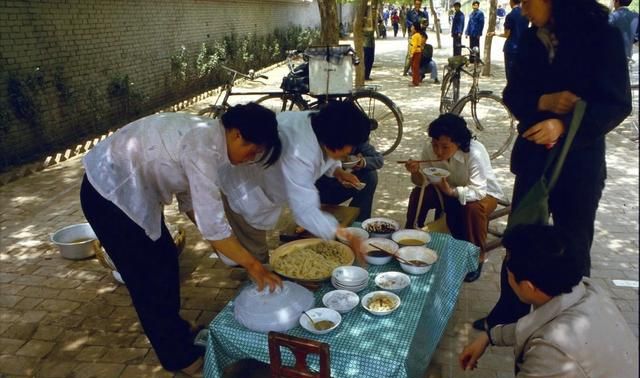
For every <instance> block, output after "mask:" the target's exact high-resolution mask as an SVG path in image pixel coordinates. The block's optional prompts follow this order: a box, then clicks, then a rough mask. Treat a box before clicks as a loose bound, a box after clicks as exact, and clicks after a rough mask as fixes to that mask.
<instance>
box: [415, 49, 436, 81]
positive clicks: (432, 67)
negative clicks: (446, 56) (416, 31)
mask: <svg viewBox="0 0 640 378" xmlns="http://www.w3.org/2000/svg"><path fill="white" fill-rule="evenodd" d="M427 73H431V76H430V77H431V80H433V83H434V84H439V83H440V81H439V80H438V65H437V64H436V62H435V61H434V60H433V46H432V45H430V44H428V43H426V44H425V45H424V48H423V49H422V59H421V60H420V78H421V80H424V77H425V76H426V74H427Z"/></svg>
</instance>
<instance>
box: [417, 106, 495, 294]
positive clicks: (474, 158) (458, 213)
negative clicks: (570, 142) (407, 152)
mask: <svg viewBox="0 0 640 378" xmlns="http://www.w3.org/2000/svg"><path fill="white" fill-rule="evenodd" d="M428 133H429V137H430V138H431V141H430V144H425V145H424V148H423V150H422V157H421V160H433V162H429V163H419V162H418V161H414V160H409V161H408V162H407V163H406V164H405V168H406V169H407V171H409V172H410V173H411V181H412V182H413V183H414V184H416V187H415V188H413V190H412V191H411V195H410V196H409V208H408V209H407V221H406V225H405V227H406V228H414V227H423V226H424V221H425V218H426V216H427V212H428V211H429V210H430V209H435V210H436V216H438V215H439V214H440V212H441V211H443V210H444V212H445V213H446V214H447V226H448V227H449V230H451V234H452V236H453V237H454V238H456V239H461V240H466V241H468V242H471V243H473V244H475V245H477V246H478V247H480V264H479V266H478V269H477V270H476V271H475V272H471V273H469V274H468V275H467V277H465V281H467V282H472V281H475V280H476V279H478V277H480V273H481V272H482V265H483V262H484V259H485V253H486V251H485V250H484V247H485V242H486V240H487V231H488V225H489V214H491V213H492V212H493V211H494V210H495V209H496V206H497V199H498V198H502V196H503V193H502V189H501V188H500V185H498V182H497V181H496V175H495V174H494V172H493V168H492V167H491V161H490V160H489V154H488V153H487V150H486V149H485V147H484V146H483V145H482V143H480V142H478V141H477V140H475V139H474V138H473V137H472V135H471V131H469V129H468V128H467V123H466V122H465V121H464V119H463V118H462V117H459V116H457V115H454V114H443V115H441V116H440V117H438V118H437V119H436V120H434V121H433V122H431V124H430V125H429V130H428ZM425 167H436V168H442V169H445V170H447V171H449V173H450V175H449V177H443V178H442V180H441V181H440V182H438V183H432V182H429V179H428V178H427V177H426V176H425V175H424V173H423V172H422V171H421V169H422V168H425ZM424 185H427V187H426V189H425V190H424V197H423V199H422V205H421V206H420V208H419V209H418V203H419V202H420V193H421V192H422V186H424ZM436 189H437V190H438V191H439V192H440V193H441V194H442V197H443V203H444V209H441V208H440V200H439V198H438V194H437V192H436Z"/></svg>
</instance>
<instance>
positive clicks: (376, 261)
mask: <svg viewBox="0 0 640 378" xmlns="http://www.w3.org/2000/svg"><path fill="white" fill-rule="evenodd" d="M364 243H365V251H366V255H364V259H365V260H366V261H367V262H368V263H369V264H371V265H384V264H386V263H388V262H389V261H391V259H392V258H393V256H391V255H390V254H388V253H386V252H383V251H381V250H380V249H378V248H376V247H380V248H381V249H384V250H385V251H389V252H391V253H396V251H397V250H398V248H400V246H398V244H397V243H396V242H394V241H393V240H391V239H386V238H369V239H367V240H365V241H364Z"/></svg>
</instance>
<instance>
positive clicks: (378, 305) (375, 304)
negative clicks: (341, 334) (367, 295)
mask: <svg viewBox="0 0 640 378" xmlns="http://www.w3.org/2000/svg"><path fill="white" fill-rule="evenodd" d="M395 307H396V301H395V300H393V298H391V297H389V296H387V295H384V294H378V295H374V296H373V297H371V299H370V300H369V302H368V303H367V308H368V309H369V310H371V311H375V312H384V311H391V310H393V309H394V308H395Z"/></svg>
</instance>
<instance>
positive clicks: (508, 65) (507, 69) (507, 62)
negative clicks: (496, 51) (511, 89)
mask: <svg viewBox="0 0 640 378" xmlns="http://www.w3.org/2000/svg"><path fill="white" fill-rule="evenodd" d="M514 62H515V54H513V53H504V74H505V76H506V77H507V81H509V78H510V77H511V73H512V72H513V66H514Z"/></svg>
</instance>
